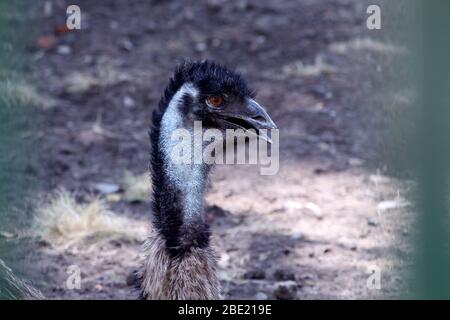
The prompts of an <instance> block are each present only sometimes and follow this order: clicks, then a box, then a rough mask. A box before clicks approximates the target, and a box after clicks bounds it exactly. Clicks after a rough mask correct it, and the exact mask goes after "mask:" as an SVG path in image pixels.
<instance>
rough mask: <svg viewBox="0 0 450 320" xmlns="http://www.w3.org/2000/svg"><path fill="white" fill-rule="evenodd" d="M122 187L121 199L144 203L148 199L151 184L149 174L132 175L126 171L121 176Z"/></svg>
mask: <svg viewBox="0 0 450 320" xmlns="http://www.w3.org/2000/svg"><path fill="white" fill-rule="evenodd" d="M122 186H123V189H124V191H125V192H124V196H123V198H124V199H125V200H126V201H131V202H134V201H142V202H146V201H148V200H149V199H150V192H151V183H150V176H149V173H144V174H141V175H134V174H133V173H131V172H129V171H126V172H125V174H124V176H123V180H122Z"/></svg>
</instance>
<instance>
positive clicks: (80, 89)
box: [29, 0, 409, 299]
mask: <svg viewBox="0 0 450 320" xmlns="http://www.w3.org/2000/svg"><path fill="white" fill-rule="evenodd" d="M45 2H47V3H51V4H52V5H51V6H50V5H44V3H45ZM69 2H70V4H71V3H72V2H73V1H63V0H54V1H44V2H43V3H42V6H40V7H39V10H40V11H38V12H39V18H37V20H38V23H39V25H40V26H41V28H40V29H39V30H40V31H39V35H38V36H40V37H41V36H45V35H52V34H54V30H55V27H56V28H57V29H58V26H61V25H62V24H64V22H65V8H66V7H67V5H68V4H69ZM78 4H79V6H80V8H81V10H82V30H80V31H75V32H69V33H64V32H62V33H63V34H61V33H58V32H57V34H58V35H57V36H56V42H55V43H40V44H39V45H37V44H36V43H37V42H38V39H35V41H36V43H33V44H30V48H32V49H31V50H32V54H33V66H32V75H33V79H34V80H37V81H38V85H39V89H40V90H41V91H42V92H45V93H46V94H47V95H48V96H49V97H51V98H52V99H53V100H54V101H55V103H54V104H55V105H54V106H52V107H49V108H45V109H43V110H41V111H40V113H42V115H43V116H44V118H45V119H46V125H45V126H43V127H42V128H41V131H40V132H39V133H38V134H39V135H41V136H42V137H44V138H43V139H44V141H45V143H44V152H43V155H42V157H43V159H44V160H43V163H42V164H43V166H42V167H43V169H39V168H37V169H36V170H38V171H39V170H41V171H42V172H41V174H42V176H45V177H46V180H47V181H48V188H49V190H54V189H57V188H60V187H64V188H66V189H67V190H70V191H74V192H76V193H77V194H79V196H80V199H83V197H84V196H85V195H86V194H89V193H92V192H96V190H95V186H96V185H97V184H98V183H110V184H114V183H118V182H119V181H120V180H121V179H122V176H123V174H124V172H125V171H130V172H133V173H134V174H143V173H145V172H147V169H148V160H149V141H148V128H149V124H150V115H151V111H152V110H153V109H154V108H155V107H156V106H157V103H158V100H159V98H160V95H161V93H162V91H163V89H164V87H165V85H166V82H167V80H168V78H169V76H170V74H171V72H172V70H173V68H174V66H175V64H176V62H177V61H179V60H180V59H181V58H183V57H190V58H192V59H204V58H208V59H212V60H216V61H218V62H221V63H223V64H226V65H228V66H231V67H234V68H236V69H237V70H239V71H240V72H241V73H242V74H243V75H244V76H245V77H246V78H247V79H248V80H249V82H250V83H251V85H252V86H253V87H254V88H256V89H257V91H258V95H257V98H258V101H260V103H261V104H262V105H264V106H266V108H267V109H268V111H269V114H270V115H271V116H272V118H273V119H274V121H275V123H276V124H277V125H278V127H279V128H280V144H281V146H280V171H279V173H278V174H277V175H275V176H261V175H259V170H258V168H257V167H254V166H250V167H247V166H223V167H222V166H221V167H217V168H216V170H215V171H214V173H213V175H212V177H211V187H210V190H209V192H208V195H207V203H208V212H209V215H210V216H211V219H212V220H213V222H212V226H213V234H214V244H215V246H216V248H217V251H218V254H219V256H220V262H219V266H220V279H221V283H222V287H223V293H224V297H225V298H226V299H273V298H280V299H281V298H286V299H289V298H294V299H355V298H376V297H381V296H384V297H394V296H395V295H396V294H398V293H399V290H400V287H401V282H400V278H399V277H397V276H396V274H397V272H398V271H399V269H398V268H399V266H398V259H396V257H398V256H399V255H401V256H405V257H406V256H408V246H407V245H406V244H405V241H404V240H405V239H407V238H408V236H409V231H408V230H407V228H406V227H405V226H404V225H403V224H402V225H399V224H398V223H393V221H398V219H399V217H400V216H401V215H402V214H404V213H403V212H401V211H402V210H400V209H399V207H400V206H401V205H398V203H399V199H401V197H402V196H403V195H404V192H405V187H404V186H402V185H401V184H400V183H399V182H397V181H396V180H395V179H393V178H388V177H386V176H385V175H384V169H385V168H384V167H383V165H382V164H380V161H379V159H377V147H376V146H377V145H378V142H379V141H378V138H379V137H380V136H381V135H380V131H379V130H381V129H380V128H381V126H380V123H381V121H380V119H379V117H378V116H377V113H376V110H377V105H376V103H377V101H376V99H367V96H368V95H370V94H371V92H372V91H373V90H376V88H378V87H379V86H380V85H382V83H383V80H384V79H383V76H382V74H383V73H382V70H380V69H381V68H382V64H381V63H380V61H383V59H385V55H386V54H388V53H387V52H388V51H389V50H387V49H386V50H382V49H379V48H378V47H376V46H370V45H364V43H365V42H364V41H360V43H363V45H362V46H358V45H357V44H355V43H358V42H357V41H358V39H359V40H361V39H366V38H367V36H368V35H367V30H366V29H365V17H366V13H365V9H366V8H367V6H365V5H364V1H356V0H354V1H353V0H335V1H332V0H322V1H312V0H311V1H309V0H302V1H290V0H284V1H269V0H259V1H246V0H239V1H223V0H208V1H177V0H173V1H161V0H152V1H147V0H128V1H113V0H108V1H106V0H105V1H88V0H85V1H78ZM36 15H37V14H36ZM370 35H371V34H369V36H370ZM375 35H376V34H375ZM41 41H42V39H41ZM355 41H356V42H355ZM339 44H340V46H339ZM306 66H309V68H308V67H306ZM119 193H120V192H119ZM110 205H111V207H112V209H113V210H114V212H118V213H120V214H121V215H124V216H127V217H129V218H130V219H133V220H136V221H138V222H140V223H142V224H145V225H148V224H149V221H150V216H151V211H150V203H149V201H148V200H147V201H127V200H125V199H122V198H120V199H118V200H117V201H111V203H110ZM404 206H407V204H405V205H404ZM396 235H400V239H399V238H398V237H397V236H396ZM403 238H405V239H403ZM33 247H34V248H33V253H32V254H31V255H30V257H29V259H30V260H31V261H30V263H32V265H34V266H36V270H34V272H33V273H34V274H35V278H36V279H35V283H36V284H37V285H38V286H39V287H40V288H41V289H42V291H43V292H44V293H45V295H47V296H48V297H49V298H55V299H106V298H108V299H110V298H114V299H134V298H135V297H136V294H135V292H133V290H132V288H130V286H129V285H127V281H126V280H127V277H128V275H129V274H130V273H131V272H132V271H133V270H134V269H135V268H136V267H137V266H138V265H139V255H140V243H139V242H137V241H122V240H115V241H111V242H107V243H102V244H101V245H98V246H94V247H91V250H78V251H71V252H64V251H60V250H56V249H54V248H52V246H50V245H48V244H46V243H42V242H39V243H36V244H34V246H33ZM395 261H397V262H395ZM74 264H75V265H78V266H80V268H81V270H82V288H81V289H80V290H68V289H67V288H66V279H67V277H68V275H67V273H66V269H67V267H68V266H70V265H74ZM377 268H378V269H380V270H381V289H380V290H374V289H370V286H369V287H368V286H367V280H368V278H369V276H370V272H371V270H376V269H377Z"/></svg>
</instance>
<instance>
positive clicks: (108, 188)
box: [94, 183, 120, 194]
mask: <svg viewBox="0 0 450 320" xmlns="http://www.w3.org/2000/svg"><path fill="white" fill-rule="evenodd" d="M94 189H95V191H97V192H98V193H101V194H111V193H116V192H117V191H119V189H120V187H119V186H118V185H117V184H113V183H97V184H96V185H95V186H94Z"/></svg>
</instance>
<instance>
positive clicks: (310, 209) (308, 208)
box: [305, 202, 323, 220]
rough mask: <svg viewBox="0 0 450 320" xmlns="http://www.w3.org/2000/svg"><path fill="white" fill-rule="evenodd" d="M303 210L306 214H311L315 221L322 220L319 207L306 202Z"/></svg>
mask: <svg viewBox="0 0 450 320" xmlns="http://www.w3.org/2000/svg"><path fill="white" fill-rule="evenodd" d="M305 209H306V212H308V213H310V214H312V215H313V216H314V217H316V218H317V219H319V220H320V219H322V218H323V216H322V209H320V207H319V206H318V205H317V204H315V203H312V202H308V203H306V204H305Z"/></svg>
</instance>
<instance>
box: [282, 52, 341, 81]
mask: <svg viewBox="0 0 450 320" xmlns="http://www.w3.org/2000/svg"><path fill="white" fill-rule="evenodd" d="M333 72H336V68H335V67H334V66H332V65H330V64H328V63H326V62H325V61H324V60H323V57H322V56H320V55H319V56H317V57H316V59H315V60H314V63H313V64H304V63H303V62H301V61H299V62H296V63H294V64H292V65H288V66H285V67H284V68H283V73H284V74H286V75H295V76H299V77H317V76H320V75H321V74H325V73H333Z"/></svg>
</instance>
